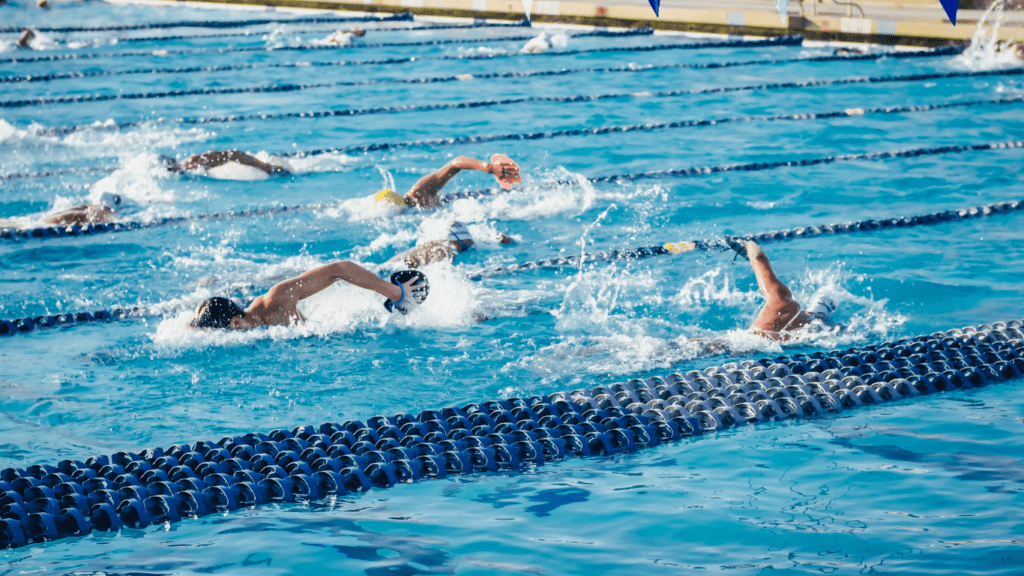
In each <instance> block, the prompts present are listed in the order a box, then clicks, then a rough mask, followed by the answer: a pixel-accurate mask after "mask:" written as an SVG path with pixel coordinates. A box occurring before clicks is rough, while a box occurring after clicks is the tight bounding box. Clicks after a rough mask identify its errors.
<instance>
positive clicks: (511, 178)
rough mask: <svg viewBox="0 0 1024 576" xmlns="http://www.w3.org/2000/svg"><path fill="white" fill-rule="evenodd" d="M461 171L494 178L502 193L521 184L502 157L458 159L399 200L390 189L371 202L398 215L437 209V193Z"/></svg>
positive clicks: (516, 168) (514, 167)
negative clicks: (418, 210) (389, 208)
mask: <svg viewBox="0 0 1024 576" xmlns="http://www.w3.org/2000/svg"><path fill="white" fill-rule="evenodd" d="M463 170H478V171H480V172H486V173H488V174H493V175H494V178H495V179H497V180H498V184H499V185H501V187H502V188H504V189H505V190H511V189H512V185H513V184H518V183H520V182H522V181H523V179H522V178H521V177H520V176H519V165H518V164H516V163H515V162H513V161H512V159H511V158H509V157H508V156H505V155H503V154H495V155H494V156H491V161H490V162H484V161H483V160H476V159H474V158H469V157H467V156H459V157H458V158H456V159H454V160H452V161H451V162H449V163H447V164H445V165H444V166H442V167H441V168H440V169H439V170H437V171H436V172H432V173H430V174H427V175H426V176H424V177H423V178H420V179H419V180H418V181H417V182H416V183H415V184H413V186H412V188H410V189H409V191H408V192H406V193H405V196H400V195H398V194H397V193H395V192H394V191H393V190H391V189H385V190H381V191H380V192H377V194H376V195H375V196H374V201H375V202H376V203H377V204H378V205H383V206H388V207H393V208H394V209H396V210H398V211H401V210H404V209H405V208H436V207H438V206H440V205H441V200H440V199H438V196H437V195H438V192H440V191H441V189H442V188H444V187H445V185H446V184H448V182H449V181H450V180H451V179H452V178H454V177H455V175H456V174H458V173H459V172H462V171H463Z"/></svg>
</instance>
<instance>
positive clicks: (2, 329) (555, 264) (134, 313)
mask: <svg viewBox="0 0 1024 576" xmlns="http://www.w3.org/2000/svg"><path fill="white" fill-rule="evenodd" d="M321 206H322V205H321ZM310 208H311V207H303V206H296V207H293V208H287V207H281V208H273V209H263V210H264V212H263V213H264V214H269V213H283V212H289V211H291V212H295V211H298V210H302V209H310ZM1017 210H1024V202H1018V201H1014V202H999V203H995V204H988V205H985V206H976V207H972V208H961V209H959V210H947V211H944V212H936V213H934V214H924V215H920V216H910V217H906V216H904V217H897V218H883V219H879V220H863V221H860V222H844V223H842V224H824V225H821V226H809V227H800V228H793V229H790V230H774V231H770V232H762V233H760V234H748V235H746V236H736V237H732V236H726V237H724V238H712V239H708V240H697V241H695V242H675V243H670V244H660V245H657V246H643V247H640V248H632V249H628V250H611V251H609V252H596V253H592V254H586V256H585V258H584V259H583V261H584V262H610V261H615V260H627V261H628V260H641V259H644V258H651V257H654V256H667V255H670V254H683V253H687V252H695V251H696V252H704V251H708V250H714V249H719V250H724V249H727V248H728V246H729V243H730V242H731V241H733V240H756V241H757V242H758V243H761V244H770V243H773V242H781V241H785V240H797V239H801V238H813V237H815V236H823V235H835V234H852V233H854V232H874V231H877V230H890V229H893V228H909V227H912V226H932V225H936V224H942V223H946V222H954V221H958V220H970V219H974V218H982V217H986V216H992V215H997V214H1008V213H1010V212H1014V211H1017ZM242 215H249V214H247V213H246V212H244V211H243V212H235V213H230V212H229V213H227V214H214V215H211V217H207V218H205V219H206V220H213V219H214V218H212V216H216V217H218V218H231V217H238V216H242ZM184 220H185V219H181V220H179V221H184ZM101 231H113V230H109V229H107V228H104V229H103V230H94V231H92V232H90V233H93V234H95V233H98V232H101ZM2 233H6V232H5V231H4V232H2ZM2 233H0V237H2ZM29 237H32V236H29ZM40 237H42V236H40ZM580 262H581V258H580V256H567V257H558V258H552V259H549V260H540V261H537V262H527V263H525V264H513V265H510V266H496V267H493V268H486V269H484V270H481V271H480V272H477V273H475V274H472V275H470V276H469V279H470V280H480V279H483V278H490V277H494V276H503V275H509V274H515V273H518V272H523V271H526V270H535V269H538V268H560V267H563V266H579V265H580ZM150 315H152V314H151V313H150V312H149V311H148V310H146V309H143V308H137V307H136V308H130V309H124V308H115V309H113V310H111V311H109V312H107V311H102V310H101V311H98V312H93V313H91V316H90V314H89V313H71V314H56V315H43V316H34V317H25V318H17V319H14V320H0V337H2V336H14V335H17V334H27V333H29V332H32V331H33V330H36V329H39V328H54V327H60V326H67V325H70V324H74V323H75V322H72V321H71V320H70V319H76V321H77V323H82V322H90V321H102V322H110V321H112V320H121V319H125V318H140V317H143V316H150ZM61 318H63V320H61Z"/></svg>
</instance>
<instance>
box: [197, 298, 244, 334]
mask: <svg viewBox="0 0 1024 576" xmlns="http://www.w3.org/2000/svg"><path fill="white" fill-rule="evenodd" d="M238 316H245V311H244V310H242V309H241V308H239V307H238V304H235V303H234V302H232V301H231V300H228V299H227V298H221V297H220V296H217V297H214V298H210V299H208V300H206V301H204V302H203V303H202V304H200V305H199V307H198V308H196V313H195V316H194V317H193V318H192V327H193V328H227V327H228V326H230V325H231V319H232V318H236V317H238Z"/></svg>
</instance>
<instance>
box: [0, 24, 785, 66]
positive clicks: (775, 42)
mask: <svg viewBox="0 0 1024 576" xmlns="http://www.w3.org/2000/svg"><path fill="white" fill-rule="evenodd" d="M634 30H647V29H644V28H635V29H634ZM647 34H648V33H647V32H642V33H640V34H635V33H631V32H629V31H625V32H602V31H595V32H588V33H584V34H579V35H577V36H605V37H629V36H636V35H647ZM530 38H532V37H530ZM530 38H527V37H523V38H521V39H520V40H529V39H530ZM517 39H519V38H517ZM490 41H496V40H491V39H447V40H423V41H419V42H396V43H390V44H348V45H346V46H322V45H303V46H279V47H268V46H252V47H246V48H194V49H188V50H159V51H157V52H158V53H156V54H154V52H153V51H139V52H107V53H100V54H53V55H50V56H32V57H24V58H8V59H5V60H4V59H0V63H7V64H14V63H26V62H54V61H60V60H91V59H94V58H104V57H108V56H109V57H112V58H117V57H122V56H174V55H189V54H228V53H233V52H316V51H321V50H344V49H347V48H355V49H359V48H381V47H386V46H434V45H446V44H465V43H468V42H490ZM802 42H803V36H779V37H775V38H767V39H764V40H729V41H724V42H689V43H680V44H657V45H654V46H619V47H615V48H586V49H578V50H557V51H549V52H541V53H539V54H523V53H521V52H519V51H515V52H511V53H504V54H466V55H459V56H418V57H416V58H415V61H416V62H419V61H422V60H497V59H500V58H523V57H531V58H532V57H542V56H578V55H581V54H606V53H610V52H658V51H663V50H698V49H704V48H750V47H768V46H799V45H800V44H801V43H802ZM410 61H413V60H410Z"/></svg>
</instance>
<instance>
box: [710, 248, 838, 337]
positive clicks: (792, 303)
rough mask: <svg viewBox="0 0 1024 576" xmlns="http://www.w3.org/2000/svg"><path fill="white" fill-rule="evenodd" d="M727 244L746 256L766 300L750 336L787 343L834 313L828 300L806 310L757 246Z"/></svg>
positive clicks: (833, 306)
mask: <svg viewBox="0 0 1024 576" xmlns="http://www.w3.org/2000/svg"><path fill="white" fill-rule="evenodd" d="M726 241H727V242H728V244H729V246H730V247H731V248H732V249H733V250H736V252H737V253H738V254H739V255H740V256H746V257H747V258H748V259H749V260H750V265H751V266H752V267H753V268H754V276H755V277H756V278H757V286H758V287H759V288H760V289H761V293H762V294H764V297H765V304H764V306H763V307H762V308H761V312H759V313H758V315H757V318H756V319H755V320H754V323H753V324H752V325H751V326H750V329H749V330H750V331H751V332H753V333H755V334H759V335H761V336H764V337H765V338H768V339H770V340H780V341H785V340H788V339H789V338H790V334H791V333H792V332H794V331H796V330H799V329H801V328H803V327H805V326H807V325H808V324H810V323H811V321H812V320H815V319H819V320H825V319H826V318H827V317H828V316H829V315H830V314H831V313H832V312H833V311H834V310H835V304H834V303H832V302H830V301H826V300H818V301H816V302H815V303H814V305H812V306H811V308H809V309H807V310H805V309H804V308H802V307H801V306H800V304H799V303H798V302H797V301H796V299H795V298H793V293H792V292H791V291H790V290H789V288H788V287H787V286H786V285H785V284H783V283H782V280H779V277H778V276H776V275H775V271H774V270H773V269H772V263H771V262H770V261H769V260H768V255H767V254H765V253H764V251H763V250H761V247H760V246H758V244H757V242H754V241H753V240H751V241H749V242H747V243H745V244H741V243H740V242H738V241H735V240H732V239H727V240H726Z"/></svg>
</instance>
